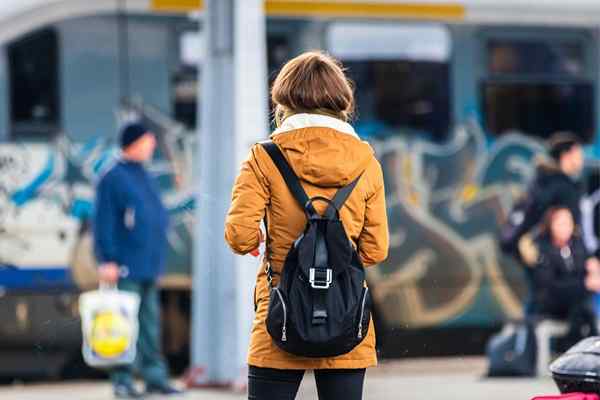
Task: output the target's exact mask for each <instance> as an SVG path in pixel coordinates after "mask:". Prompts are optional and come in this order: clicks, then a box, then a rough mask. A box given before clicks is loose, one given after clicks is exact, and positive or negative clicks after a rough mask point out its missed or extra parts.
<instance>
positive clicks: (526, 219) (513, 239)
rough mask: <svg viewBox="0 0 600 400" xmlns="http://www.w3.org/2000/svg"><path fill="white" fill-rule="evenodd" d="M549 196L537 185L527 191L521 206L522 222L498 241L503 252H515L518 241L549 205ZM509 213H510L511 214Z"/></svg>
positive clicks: (539, 219) (536, 222) (540, 217)
mask: <svg viewBox="0 0 600 400" xmlns="http://www.w3.org/2000/svg"><path fill="white" fill-rule="evenodd" d="M550 197H551V194H549V193H547V192H546V191H543V190H541V189H540V188H539V187H538V185H537V183H536V182H534V184H533V185H532V186H531V187H530V188H529V189H528V191H527V195H526V200H525V203H524V204H523V205H522V210H521V211H520V212H522V213H523V221H522V222H521V223H519V224H518V225H516V226H513V227H510V229H509V230H508V231H507V232H506V233H505V234H504V235H503V237H502V238H501V239H500V245H501V248H502V250H503V251H504V252H507V253H511V252H516V251H517V249H518V244H519V240H521V238H522V237H523V236H524V235H525V234H527V233H528V232H529V231H530V230H531V229H532V228H533V227H534V226H536V225H537V224H538V223H539V222H540V221H541V219H542V217H543V215H544V212H545V211H546V210H547V208H548V204H549V203H550V201H549V198H550ZM513 212H514V210H513V211H511V213H513Z"/></svg>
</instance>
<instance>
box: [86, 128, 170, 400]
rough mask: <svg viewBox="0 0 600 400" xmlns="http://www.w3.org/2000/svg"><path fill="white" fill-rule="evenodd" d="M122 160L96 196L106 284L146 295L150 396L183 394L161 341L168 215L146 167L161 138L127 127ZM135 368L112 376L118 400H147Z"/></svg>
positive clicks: (141, 361) (143, 315) (143, 359)
mask: <svg viewBox="0 0 600 400" xmlns="http://www.w3.org/2000/svg"><path fill="white" fill-rule="evenodd" d="M120 142H121V143H120V144H121V150H122V152H121V157H120V159H119V160H118V161H117V162H115V163H114V165H112V166H110V167H109V168H107V170H106V171H105V172H104V173H103V175H102V176H101V178H100V180H99V182H98V186H97V192H96V204H95V207H96V208H95V219H94V239H95V248H96V255H97V258H98V259H99V262H100V266H99V271H98V272H99V278H100V281H101V282H104V283H108V284H112V285H114V284H116V285H118V288H119V289H120V290H125V291H131V292H134V293H137V294H138V295H139V296H140V299H141V304H140V311H139V338H138V344H137V351H138V356H137V360H136V363H135V366H136V367H138V369H139V372H140V374H141V376H142V378H143V379H144V381H145V383H146V391H147V392H148V393H157V394H163V395H171V394H178V393H180V391H179V390H177V389H175V388H174V387H173V386H171V384H170V383H169V374H168V370H167V366H166V364H165V361H164V359H163V357H162V356H161V350H160V347H161V346H160V342H161V330H160V304H159V297H158V295H159V294H158V287H157V280H158V277H159V276H160V275H161V273H162V272H163V268H164V264H165V257H166V251H167V229H168V214H167V210H166V209H165V207H164V206H163V204H162V201H161V198H160V193H159V191H158V188H157V186H156V183H155V182H154V181H153V179H152V177H151V176H150V175H149V174H148V173H147V171H146V170H145V168H144V166H143V163H144V162H146V161H148V160H150V159H152V156H153V154H154V150H155V148H156V139H155V136H154V134H153V133H152V132H150V131H149V130H148V129H146V128H145V127H144V126H143V125H141V124H139V123H132V124H129V125H126V126H125V127H124V128H123V129H122V131H121V137H120ZM132 372H133V371H132V367H129V366H126V367H119V368H116V369H114V370H113V371H111V374H110V375H111V380H112V383H113V388H114V394H115V397H117V398H138V397H141V396H142V393H141V392H139V391H138V390H137V389H136V388H135V385H134V381H133V375H132Z"/></svg>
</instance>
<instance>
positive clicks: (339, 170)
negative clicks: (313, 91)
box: [271, 114, 374, 187]
mask: <svg viewBox="0 0 600 400" xmlns="http://www.w3.org/2000/svg"><path fill="white" fill-rule="evenodd" d="M271 139H272V140H273V142H275V143H276V144H277V145H278V146H279V147H280V148H281V149H282V150H283V152H284V154H285V156H286V158H287V160H288V162H289V163H290V164H291V166H292V168H293V170H294V172H295V173H296V175H297V176H298V177H299V178H300V179H302V180H304V181H307V182H309V183H311V184H313V185H317V186H321V187H342V186H346V185H347V184H349V183H350V182H352V181H353V180H354V179H356V178H357V177H358V176H359V175H360V174H361V173H362V172H363V171H364V170H365V169H366V168H367V166H368V165H369V163H370V162H371V161H372V160H373V158H374V151H373V148H372V147H371V146H370V145H369V144H368V143H367V142H365V141H362V140H360V138H359V137H358V135H357V134H356V132H355V131H354V129H353V128H352V126H351V125H349V124H347V123H345V122H342V121H341V120H339V119H336V118H333V117H329V116H325V115H319V114H296V115H293V116H291V117H289V118H287V119H286V120H285V121H284V123H283V124H282V126H281V128H279V129H278V130H276V131H275V132H274V133H273V134H272V135H271Z"/></svg>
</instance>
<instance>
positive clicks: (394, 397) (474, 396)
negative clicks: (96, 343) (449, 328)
mask: <svg viewBox="0 0 600 400" xmlns="http://www.w3.org/2000/svg"><path fill="white" fill-rule="evenodd" d="M484 371H485V361H484V360H482V359H480V358H453V359H442V360H439V359H438V360H411V361H394V362H388V363H383V364H382V365H381V367H379V368H377V369H372V370H370V371H369V372H368V373H367V381H366V387H365V396H364V398H365V399H366V400H370V399H374V400H379V399H381V400H388V399H389V400H403V399H410V400H448V399H456V400H482V399H484V400H519V399H524V400H529V399H531V397H532V396H534V395H539V394H556V393H558V391H557V389H556V387H555V386H554V383H553V382H552V380H551V379H482V378H481V376H482V375H483V372H484ZM111 398H112V396H111V392H110V386H109V385H107V384H106V383H104V382H75V383H73V382H71V383H64V384H60V383H56V384H32V385H18V384H15V385H12V386H4V387H0V399H2V400H105V399H111ZM153 398H158V397H153ZM180 398H181V399H182V400H209V399H210V400H212V399H215V400H220V399H223V400H225V399H227V400H229V399H231V400H234V399H235V400H242V399H245V395H244V394H243V393H241V394H240V393H238V394H236V393H232V392H229V391H215V390H194V391H190V392H188V393H187V394H186V395H185V396H183V397H180ZM308 399H316V391H315V387H314V380H313V377H312V376H310V375H307V376H306V378H305V379H304V382H303V383H302V387H301V389H300V393H299V395H298V400H308Z"/></svg>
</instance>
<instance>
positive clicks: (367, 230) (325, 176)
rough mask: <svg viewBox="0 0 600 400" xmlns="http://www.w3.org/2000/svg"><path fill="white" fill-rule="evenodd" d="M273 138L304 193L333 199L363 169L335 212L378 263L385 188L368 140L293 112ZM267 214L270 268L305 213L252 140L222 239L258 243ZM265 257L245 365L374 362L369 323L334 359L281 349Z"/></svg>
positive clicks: (384, 246)
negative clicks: (271, 330)
mask: <svg viewBox="0 0 600 400" xmlns="http://www.w3.org/2000/svg"><path fill="white" fill-rule="evenodd" d="M271 139H272V140H273V142H275V143H276V144H277V145H278V146H279V147H280V149H281V150H282V152H283V154H284V155H285V157H286V159H287V160H288V162H289V163H290V165H291V166H292V168H293V170H294V172H295V173H296V175H297V176H298V177H299V178H300V179H301V181H302V186H303V187H304V190H305V191H306V193H307V194H308V196H309V197H313V196H317V195H320V196H326V197H328V198H332V197H333V195H334V194H335V192H336V191H337V189H338V188H340V187H342V186H345V185H347V184H348V183H350V182H351V181H353V180H354V179H355V178H357V177H358V176H359V175H360V174H361V173H363V171H364V174H363V176H362V177H361V178H360V180H359V182H358V184H357V186H356V188H355V189H354V191H353V192H352V194H351V195H350V197H349V198H348V200H347V201H346V203H345V204H344V206H343V207H342V209H341V210H340V218H341V220H342V223H343V225H344V228H345V230H346V233H347V234H348V236H349V237H350V239H351V240H352V242H353V243H354V244H355V245H356V247H357V248H358V253H359V256H360V259H361V260H362V262H363V265H365V266H371V265H374V264H377V263H379V262H381V261H383V260H384V259H385V258H386V257H387V252H388V241H389V236H388V225H387V216H386V206H385V192H384V186H383V174H382V171H381V166H380V164H379V162H378V161H377V159H376V158H375V155H374V152H373V149H372V148H371V146H370V145H369V144H368V143H367V142H364V141H362V140H360V139H359V138H358V136H357V135H356V133H354V130H353V129H352V127H351V126H350V125H349V124H346V123H345V122H342V121H341V120H338V119H336V118H333V117H329V116H324V115H318V114H296V115H293V116H291V117H289V118H287V119H286V120H285V121H284V123H283V125H282V127H281V128H280V129H278V130H277V131H275V133H273V135H271ZM314 205H315V208H316V209H317V211H318V212H321V213H322V212H323V211H324V209H325V206H326V205H324V204H321V203H319V202H316V203H315V204H314ZM265 213H266V215H267V221H268V238H269V240H268V248H267V250H266V257H265V258H268V260H269V261H270V262H271V266H272V268H273V270H274V271H276V272H280V271H281V269H282V267H283V264H284V261H285V258H286V255H287V254H288V251H289V250H290V248H291V246H292V243H293V242H294V241H295V240H296V239H297V238H298V236H299V235H300V234H301V233H302V231H303V229H304V227H305V225H306V217H305V214H304V211H303V210H302V208H301V207H300V206H299V205H298V204H297V202H296V200H295V199H294V198H293V197H292V194H291V193H290V192H289V190H288V188H287V186H286V184H285V182H284V180H283V178H282V176H281V175H280V173H279V171H278V170H277V167H276V166H275V164H274V163H273V162H272V161H271V159H270V157H269V155H268V154H267V153H266V151H265V150H264V149H263V148H262V146H260V145H255V146H254V147H252V149H251V151H250V155H249V157H248V159H247V160H246V161H245V162H244V163H243V164H242V168H241V172H240V174H239V176H238V177H237V180H236V182H235V185H234V188H233V195H232V202H231V208H230V210H229V213H228V215H227V219H226V223H225V239H226V240H227V243H229V245H230V246H231V248H232V249H233V251H234V252H236V253H237V254H247V253H249V252H251V251H252V250H254V249H256V248H257V247H258V246H259V243H260V238H261V234H260V224H261V221H262V220H263V218H264V217H265ZM264 263H266V261H263V265H262V266H261V268H260V269H259V272H258V276H257V278H256V288H255V299H254V300H255V305H256V316H255V318H254V321H253V324H252V333H251V339H250V349H249V354H248V364H250V365H253V366H257V367H264V368H278V369H332V368H335V369H347V368H366V367H371V366H374V365H376V364H377V355H376V352H375V330H374V327H373V322H372V321H371V323H370V324H369V333H368V334H367V337H366V338H365V339H364V341H363V342H362V343H361V344H360V345H358V346H357V347H356V348H355V349H354V350H352V351H351V352H350V353H347V354H344V355H341V356H338V357H330V358H303V357H298V356H294V355H291V354H288V353H286V352H284V351H283V350H280V349H279V348H278V347H277V346H276V345H275V344H274V343H273V341H272V340H271V337H270V336H269V334H268V332H267V329H266V325H265V320H266V316H267V308H268V304H269V286H268V283H267V278H266V274H265V272H264ZM276 277H277V275H276ZM275 283H276V278H275Z"/></svg>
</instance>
